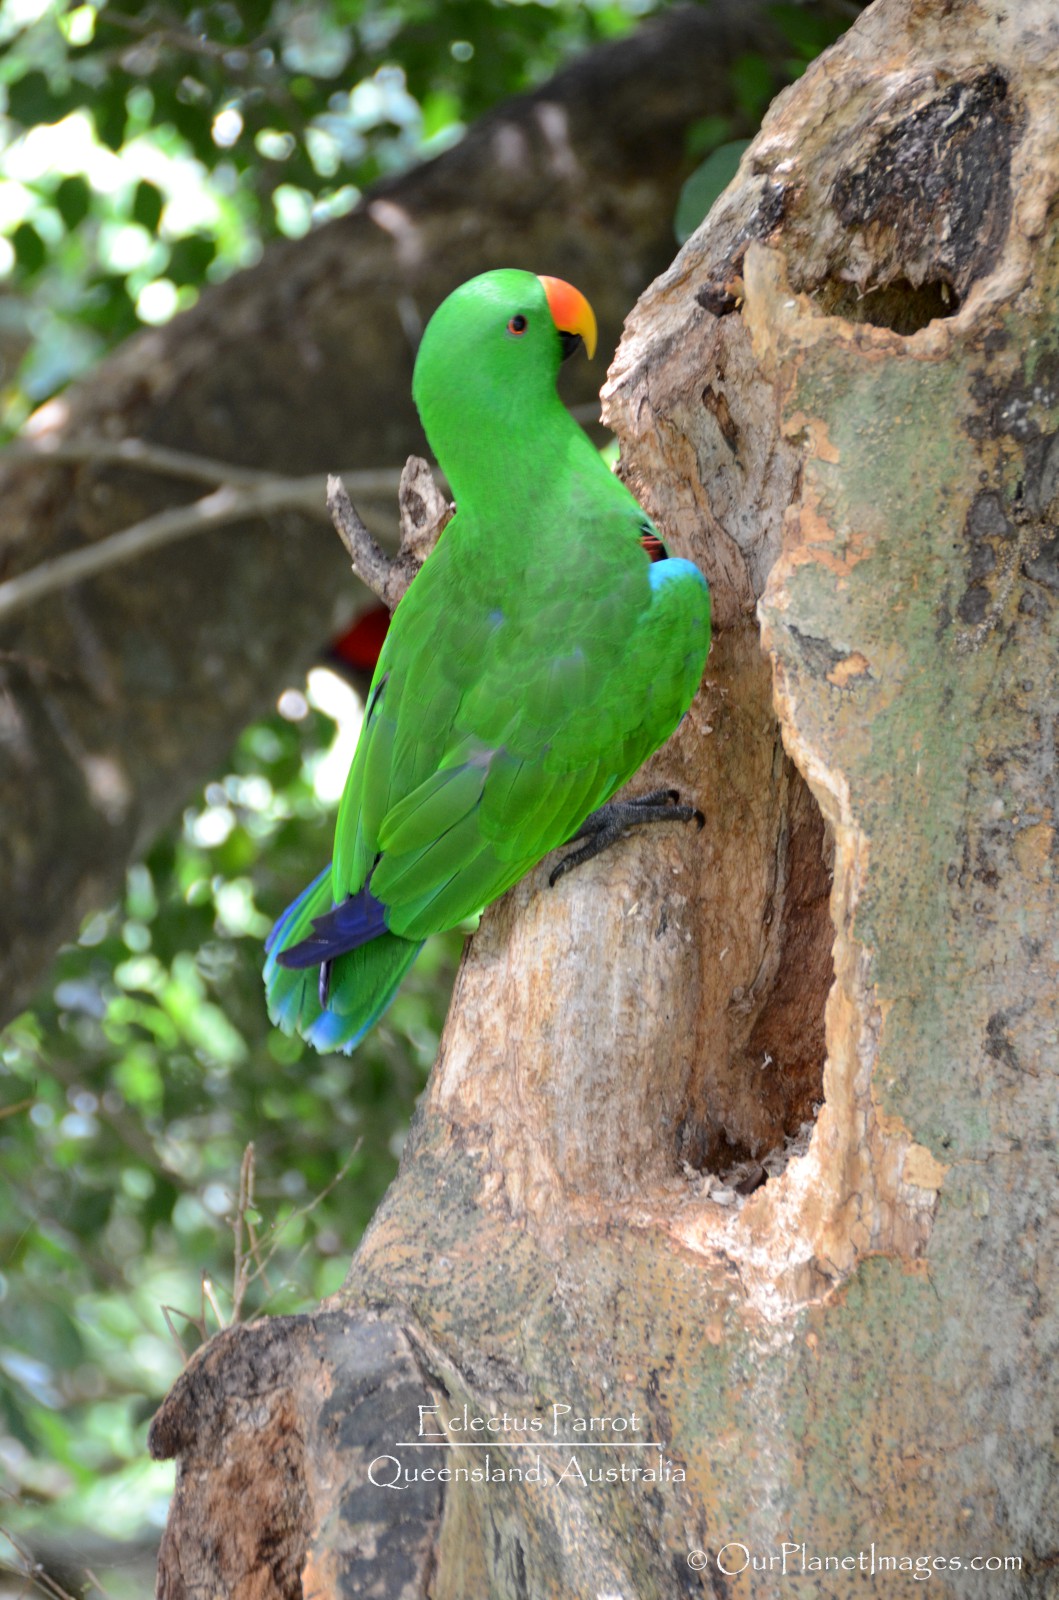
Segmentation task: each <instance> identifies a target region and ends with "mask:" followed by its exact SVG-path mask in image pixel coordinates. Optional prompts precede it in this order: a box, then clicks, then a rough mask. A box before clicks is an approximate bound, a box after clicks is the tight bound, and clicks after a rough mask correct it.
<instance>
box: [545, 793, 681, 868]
mask: <svg viewBox="0 0 1059 1600" xmlns="http://www.w3.org/2000/svg"><path fill="white" fill-rule="evenodd" d="M647 822H697V823H698V825H699V828H700V829H701V828H703V827H704V826H705V823H706V818H705V817H704V816H703V814H702V812H701V811H700V810H699V809H698V807H697V806H689V805H682V804H681V801H680V793H679V791H678V790H676V789H652V791H651V793H650V794H641V795H638V796H637V798H636V799H635V800H610V801H608V803H607V804H606V805H605V806H600V808H599V810H598V811H593V812H592V813H591V814H590V815H589V816H587V817H586V818H585V820H584V822H583V823H582V824H581V826H580V828H578V830H577V832H576V833H575V834H574V836H573V838H572V839H571V840H570V843H571V844H573V843H574V842H575V841H576V840H578V839H584V840H585V843H584V844H583V845H582V846H581V848H580V849H579V850H572V851H571V852H570V854H569V855H568V856H564V857H563V859H562V860H561V861H560V862H559V865H558V866H557V867H554V868H553V869H552V872H551V875H550V876H549V878H548V885H549V887H550V888H553V889H554V887H555V885H556V884H557V883H558V882H559V879H560V878H561V877H562V876H563V874H564V873H566V872H569V871H570V869H571V867H579V866H581V864H582V862H585V861H591V860H592V857H593V856H598V855H600V854H601V853H602V851H604V850H606V849H609V847H610V846H611V845H612V844H616V843H617V841H618V840H619V839H621V838H623V837H624V835H625V831H626V829H627V828H638V827H640V826H642V825H643V824H644V823H647Z"/></svg>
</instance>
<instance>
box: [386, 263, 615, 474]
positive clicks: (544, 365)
mask: <svg viewBox="0 0 1059 1600" xmlns="http://www.w3.org/2000/svg"><path fill="white" fill-rule="evenodd" d="M582 343H583V344H584V346H585V349H586V350H587V351H588V354H589V355H590V356H591V355H592V354H593V353H594V351H595V348H596V318H595V315H594V313H593V311H592V307H591V306H590V305H589V303H588V301H587V300H586V299H585V297H584V295H583V294H581V292H580V291H579V290H577V289H575V288H574V287H573V285H572V284H569V283H564V282H563V280H562V279H561V278H539V277H537V276H536V274H535V273H532V272H518V271H515V270H514V269H505V270H501V271H497V272H483V273H482V274H481V275H480V276H479V277H477V278H471V279H470V280H469V281H468V282H467V283H463V284H461V285H460V287H459V288H458V289H454V290H453V292H452V294H450V295H449V297H448V299H447V300H443V301H442V303H441V305H440V306H439V307H438V309H437V310H436V311H435V313H434V315H433V316H432V317H431V319H430V321H429V322H428V324H427V326H426V330H425V331H424V334H423V338H422V341H421V343H420V346H419V353H418V355H417V356H416V364H415V371H414V373H413V377H412V394H413V397H414V399H415V403H416V407H417V409H418V411H419V415H420V417H421V418H422V421H423V426H424V428H425V429H426V433H427V437H428V438H429V439H430V442H431V444H432V445H433V447H434V450H435V453H436V454H437V457H438V460H439V461H441V462H442V464H443V465H445V464H446V460H445V458H446V455H451V440H452V435H453V433H454V431H455V430H456V429H457V428H458V429H459V431H461V432H462V433H463V434H464V435H465V436H466V434H467V432H468V431H471V432H473V433H474V434H475V435H476V436H477V438H478V442H479V446H482V445H484V444H485V442H486V440H487V439H488V438H489V436H490V435H491V434H492V433H493V432H494V431H495V430H498V429H502V428H505V427H507V428H510V427H516V426H520V425H522V426H524V425H525V424H526V423H527V422H528V421H529V419H530V418H531V417H532V415H533V413H534V408H535V407H536V406H537V405H538V404H541V403H545V402H547V400H548V399H551V400H552V401H553V403H554V397H555V380H556V377H557V375H558V372H559V367H560V364H561V363H562V361H563V360H565V358H566V357H567V356H568V355H571V354H572V353H573V352H574V350H576V349H577V347H578V345H580V344H582Z"/></svg>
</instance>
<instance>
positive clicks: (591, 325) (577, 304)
mask: <svg viewBox="0 0 1059 1600" xmlns="http://www.w3.org/2000/svg"><path fill="white" fill-rule="evenodd" d="M541 283H542V284H543V285H544V293H545V294H546V295H547V297H548V309H549V310H550V312H551V314H552V321H553V322H554V323H555V326H556V327H557V328H558V330H559V332H560V333H576V334H579V335H580V337H581V338H582V339H583V340H584V341H585V349H586V350H587V351H588V355H589V359H590V360H591V358H592V357H593V356H594V355H595V353H596V313H595V312H594V311H593V310H592V307H591V306H590V305H589V303H588V301H587V300H586V299H585V297H584V295H583V294H582V293H581V291H580V289H575V288H574V286H573V284H572V283H564V282H563V280H562V278H545V277H541Z"/></svg>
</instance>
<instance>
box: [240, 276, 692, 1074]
mask: <svg viewBox="0 0 1059 1600" xmlns="http://www.w3.org/2000/svg"><path fill="white" fill-rule="evenodd" d="M582 341H583V342H584V344H585V346H586V348H587V349H588V353H589V355H591V354H592V352H593V350H594V347H595V341H596V323H595V317H594V315H593V312H592V308H591V307H590V306H589V304H588V301H587V300H586V299H585V298H584V296H583V295H582V294H580V293H579V292H578V290H576V289H574V288H573V287H572V286H571V285H569V284H567V283H563V282H562V281H561V280H560V279H556V278H540V277H536V276H535V275H534V274H533V273H530V272H518V271H513V270H505V271H497V272H486V273H483V274H482V276H480V277H477V278H472V279H471V280H470V282H468V283H465V284H463V285H462V286H461V287H460V288H459V289H457V290H455V291H454V293H452V294H451V295H450V296H449V297H448V299H447V300H445V301H444V302H443V304H442V305H441V306H440V307H439V308H438V310H437V311H436V312H435V313H434V316H433V317H432V318H431V320H430V322H429V324H428V325H427V328H426V331H425V332H424V334H423V339H422V343H421V345H420V348H419V353H418V356H417V358H416V363H415V372H414V375H413V380H412V392H413V396H414V398H415V403H416V406H417V407H418V410H419V415H420V417H421V419H422V423H423V427H424V429H425V431H426V435H427V439H428V440H429V442H430V445H431V447H432V449H433V451H434V453H435V455H436V457H437V460H438V462H439V463H440V465H441V467H442V469H443V470H444V472H445V473H446V475H447V477H448V480H449V483H450V485H451V487H452V492H453V496H454V498H455V501H456V507H457V509H456V515H455V516H454V517H453V519H452V521H451V522H450V523H449V525H448V527H447V528H445V530H444V532H443V533H442V535H441V537H440V539H439V540H438V543H437V545H436V547H435V549H434V550H433V552H432V553H431V555H430V556H429V557H428V559H427V560H426V562H425V563H424V564H423V567H422V569H421V570H420V572H419V573H418V574H417V576H416V578H415V580H414V582H413V583H412V585H411V587H410V588H409V589H408V592H407V593H406V594H405V596H404V598H403V599H402V600H401V602H400V604H399V606H398V607H397V609H396V610H395V612H394V615H393V620H392V623H391V625H390V629H389V632H388V634H387V637H386V642H385V644H384V645H383V648H382V651H381V653H380V655H379V660H378V664H377V666H376V669H375V674H374V677H373V679H372V683H371V688H370V691H369V693H368V699H367V703H366V707H365V712H364V723H363V727H362V729H361V734H360V740H359V743H358V745H357V749H356V753H355V755H354V757H353V762H352V765H351V767H350V771H349V777H348V779H347V780H346V787H345V792H344V794H343V796H342V801H341V805H340V807H339V812H338V820H337V823H336V826H335V844H334V856H333V859H332V861H331V864H330V866H329V867H327V868H325V870H324V871H323V872H322V873H321V874H320V876H319V877H318V878H317V879H315V881H314V882H313V883H311V884H310V885H309V887H308V888H307V889H306V890H304V892H303V893H302V894H301V895H300V896H299V897H298V899H297V900H295V901H294V903H293V904H292V905H291V906H289V907H288V908H287V910H286V911H285V912H284V913H283V915H282V916H281V917H280V918H279V920H278V922H277V923H276V925H275V927H274V928H273V930H272V932H271V934H270V936H269V938H268V941H267V943H266V952H267V959H266V963H265V987H266V993H267V998H268V1007H269V1015H270V1016H271V1018H272V1021H273V1022H274V1023H275V1024H276V1025H277V1026H278V1027H280V1028H283V1029H284V1030H285V1031H287V1032H288V1033H290V1032H298V1033H300V1034H301V1035H302V1036H303V1037H304V1038H305V1039H307V1040H308V1041H309V1042H310V1043H311V1044H313V1045H314V1046H315V1047H316V1048H317V1049H318V1050H342V1051H345V1052H347V1053H348V1052H349V1051H351V1050H353V1049H354V1048H355V1046H356V1045H357V1044H358V1043H359V1041H360V1040H361V1039H362V1038H363V1037H364V1035H365V1033H366V1032H367V1031H368V1029H369V1028H371V1027H372V1025H373V1024H374V1023H375V1022H376V1021H377V1020H378V1018H379V1016H380V1015H381V1013H382V1012H383V1011H384V1010H385V1008H386V1006H387V1005H388V1004H389V1003H390V1001H391V999H392V998H393V995H394V993H395V991H396V989H397V987H398V985H399V984H400V982H401V979H402V978H403V977H404V975H405V973H406V972H407V971H408V969H409V967H410V966H411V965H412V962H413V961H414V960H415V958H416V955H417V953H418V951H419V949H420V947H421V945H422V943H423V940H424V939H425V938H426V937H427V935H428V934H431V933H437V932H439V931H440V930H441V929H443V928H452V927H454V926H455V925H456V924H457V923H459V922H461V921H462V920H463V919H464V918H466V917H468V916H471V915H472V914H473V913H474V912H476V911H479V910H481V908H482V907H483V906H486V905H488V904H489V903H490V901H492V900H495V899H497V897H498V896H499V895H502V894H503V893H504V891H505V890H506V889H509V888H510V887H511V885H512V884H513V883H516V882H517V881H518V879H519V878H521V877H522V876H523V875H524V873H526V872H528V871H529V869H530V868H531V867H532V866H534V865H535V864H536V863H537V862H538V861H540V860H541V858H542V857H543V856H545V855H547V854H548V852H549V851H550V850H554V849H555V848H556V847H557V846H559V845H563V844H566V843H567V842H568V841H572V840H583V841H584V843H582V844H581V846H580V848H579V849H577V850H575V851H573V852H572V853H571V854H570V855H568V856H567V857H566V858H565V859H564V860H562V861H560V863H559V865H558V867H557V868H556V869H555V871H554V872H553V873H552V882H554V881H555V880H556V879H557V878H558V877H559V876H560V875H561V874H562V872H564V871H565V870H567V868H569V867H570V866H572V865H576V864H578V863H579V862H580V861H583V860H586V859H587V858H588V857H589V856H592V855H595V854H597V853H598V851H599V850H601V849H603V848H604V847H605V846H606V845H608V844H610V843H612V842H613V841H614V840H615V839H616V838H618V837H620V836H621V834H622V833H623V831H624V830H625V828H627V827H628V826H630V825H631V824H634V823H639V822H650V821H655V820H661V819H665V818H668V819H670V820H679V821H688V820H690V819H692V818H695V819H696V820H697V821H698V823H699V825H700V827H701V825H702V817H701V815H700V814H699V813H698V812H697V811H695V810H694V808H692V807H690V806H682V805H678V804H675V803H674V802H676V801H677V800H678V799H679V796H677V795H676V794H675V793H674V792H672V791H660V792H659V793H657V794H653V795H648V796H645V797H643V798H642V799H640V800H634V801H628V802H624V803H621V802H611V804H610V805H608V804H607V802H608V801H610V799H611V796H612V795H613V794H614V793H615V791H616V790H617V789H619V788H620V787H621V786H622V784H624V783H625V782H626V780H627V779H628V778H630V777H631V776H632V774H633V773H634V772H635V771H636V769H637V768H638V767H639V766H641V765H642V763H643V762H644V761H645V760H646V759H647V757H648V756H649V755H650V754H651V752H652V751H653V750H656V749H657V748H658V746H659V745H660V744H662V743H663V741H664V740H665V739H667V738H668V736H669V735H670V734H671V733H672V731H673V729H674V728H675V727H676V725H677V723H678V722H679V721H680V719H681V717H682V716H683V715H684V713H685V711H686V710H687V709H688V706H689V705H690V704H691V700H692V697H693V696H694V694H695V691H696V689H697V688H698V685H699V680H700V678H701V677H702V671H703V667H704V665H705V661H706V652H707V650H708V648H709V641H710V596H709V589H708V588H707V585H706V581H705V579H704V578H703V576H702V574H701V573H700V572H699V570H698V568H697V567H695V566H693V565H692V563H691V562H690V561H681V560H672V559H668V558H666V555H665V550H664V548H663V546H662V543H661V540H660V539H659V536H658V533H657V531H656V530H655V528H654V526H653V524H652V523H651V521H650V520H649V518H648V517H647V516H646V515H645V513H644V511H643V510H642V508H641V507H640V506H639V505H638V504H637V502H636V501H635V500H634V499H633V497H632V495H631V494H630V493H629V491H628V490H627V489H626V488H625V486H624V484H622V483H621V482H620V480H619V479H618V478H616V477H615V476H614V474H613V473H612V472H610V471H609V470H608V468H607V466H606V465H605V464H604V462H603V461H602V460H601V459H600V456H599V453H598V451H597V450H596V448H595V446H594V445H593V444H592V442H591V440H590V439H589V438H588V437H587V435H586V434H585V433H584V432H583V431H582V429H581V428H580V427H578V425H577V424H576V423H575V422H574V420H573V418H572V417H571V416H570V414H569V412H568V411H567V410H566V408H565V406H564V405H563V404H562V402H561V401H560V399H559V397H558V394H557V392H556V378H557V376H558V372H559V366H560V363H561V361H562V360H563V359H564V357H565V356H566V355H568V354H570V353H571V352H572V351H573V350H574V349H576V348H577V346H578V345H579V344H580V343H581V342H582Z"/></svg>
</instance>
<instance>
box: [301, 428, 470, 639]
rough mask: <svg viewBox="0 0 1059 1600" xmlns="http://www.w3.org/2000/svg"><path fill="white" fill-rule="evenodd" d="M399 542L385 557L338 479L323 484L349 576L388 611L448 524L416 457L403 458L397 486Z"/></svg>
mask: <svg viewBox="0 0 1059 1600" xmlns="http://www.w3.org/2000/svg"><path fill="white" fill-rule="evenodd" d="M398 503H399V506H400V514H401V543H400V546H399V548H398V551H397V554H396V556H394V557H392V558H391V557H390V556H388V555H387V554H386V552H385V551H384V550H381V549H380V548H379V546H378V545H377V544H376V543H375V540H374V539H373V538H372V536H371V534H370V533H369V532H368V529H367V528H366V527H365V526H364V523H363V522H362V521H361V518H360V514H359V513H358V511H357V508H356V506H354V504H353V502H352V500H351V499H350V498H349V495H348V493H347V492H346V486H345V484H344V483H343V482H342V479H341V478H339V477H334V476H332V477H329V478H328V480H327V509H328V511H330V513H331V520H332V522H333V523H334V525H335V532H336V533H337V534H338V537H339V538H340V539H341V541H342V543H343V544H344V545H345V547H346V550H347V552H348V553H349V559H350V561H351V563H352V566H353V572H354V575H355V576H356V577H358V578H359V579H360V581H361V583H363V584H366V585H367V587H368V588H369V589H370V590H371V591H372V593H373V594H377V595H378V597H379V599H380V600H381V601H382V602H383V604H384V605H387V606H389V608H390V610H391V611H392V610H393V609H394V607H395V606H396V605H397V602H398V601H399V600H400V599H401V596H402V595H403V594H404V593H405V590H406V589H407V588H408V585H409V584H410V583H411V581H412V579H413V578H414V577H415V575H416V573H417V572H418V571H419V569H420V567H421V566H422V565H423V562H424V561H425V560H426V558H427V556H428V555H429V554H430V552H431V550H433V548H434V546H435V544H436V543H437V541H438V536H439V534H440V533H441V530H442V528H444V527H445V525H446V523H447V522H448V521H449V520H450V518H451V517H452V514H453V509H454V508H453V507H452V506H451V505H450V504H449V503H448V502H447V501H446V499H445V497H444V495H443V494H442V493H441V491H440V489H439V488H438V486H437V484H436V483H435V482H434V478H433V475H432V473H431V471H430V467H429V466H428V465H427V463H426V462H425V461H424V460H423V458H422V456H409V457H408V460H407V461H406V462H405V465H404V471H403V472H402V473H401V482H400V485H399V487H398Z"/></svg>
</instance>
